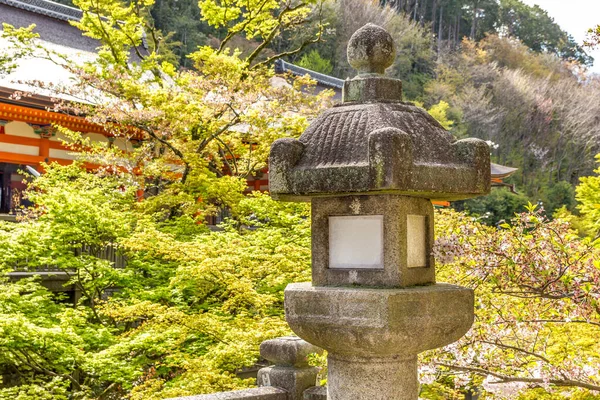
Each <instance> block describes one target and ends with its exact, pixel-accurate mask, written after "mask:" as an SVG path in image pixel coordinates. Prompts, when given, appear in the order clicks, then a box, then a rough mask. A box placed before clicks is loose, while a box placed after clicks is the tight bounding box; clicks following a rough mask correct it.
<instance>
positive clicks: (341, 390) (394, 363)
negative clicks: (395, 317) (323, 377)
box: [327, 354, 419, 400]
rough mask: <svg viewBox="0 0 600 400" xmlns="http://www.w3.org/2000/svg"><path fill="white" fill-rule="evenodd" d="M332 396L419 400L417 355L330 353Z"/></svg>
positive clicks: (338, 399) (329, 391)
mask: <svg viewBox="0 0 600 400" xmlns="http://www.w3.org/2000/svg"><path fill="white" fill-rule="evenodd" d="M327 364H328V366H329V368H330V370H331V373H329V375H328V379H327V399H329V400H347V399H354V400H388V399H394V400H415V399H417V398H418V397H419V381H418V377H417V357H416V356H412V357H408V358H399V357H384V358H374V357H369V358H360V357H338V356H335V355H333V354H332V355H329V356H328V357H327Z"/></svg>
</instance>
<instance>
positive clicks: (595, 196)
mask: <svg viewBox="0 0 600 400" xmlns="http://www.w3.org/2000/svg"><path fill="white" fill-rule="evenodd" d="M596 158H597V159H598V161H600V155H598V156H596ZM577 201H578V202H579V205H578V206H577V208H578V209H579V211H580V212H581V214H582V217H583V218H582V220H583V223H584V226H585V228H587V229H588V230H589V231H590V232H594V233H595V234H598V233H600V168H599V169H597V170H596V175H595V176H588V177H584V178H581V184H580V185H579V186H577Z"/></svg>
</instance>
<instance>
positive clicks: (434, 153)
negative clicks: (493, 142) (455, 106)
mask: <svg viewBox="0 0 600 400" xmlns="http://www.w3.org/2000/svg"><path fill="white" fill-rule="evenodd" d="M393 57H394V45H393V41H392V38H391V36H390V35H389V34H388V33H387V32H385V30H383V29H382V28H380V27H377V26H376V25H372V24H368V25H366V26H365V27H363V28H361V29H359V30H358V31H357V32H356V33H355V34H354V35H353V36H352V38H351V40H350V43H349V45H348V60H349V61H350V63H351V64H352V65H354V66H355V67H356V68H357V69H358V70H359V72H360V74H359V75H358V76H357V77H356V78H354V79H352V80H347V81H346V82H345V83H344V94H343V102H342V104H341V105H339V106H338V107H334V108H332V109H330V110H327V111H325V112H324V113H323V114H322V115H321V116H319V117H318V118H317V119H316V120H315V121H314V122H313V123H312V124H311V125H310V126H309V127H308V129H307V130H306V131H305V132H304V133H303V134H302V136H301V137H300V138H299V139H298V140H294V139H289V138H287V139H280V140H277V141H275V143H273V146H272V148H271V154H270V158H269V177H270V182H269V185H270V191H271V194H272V195H273V196H275V197H277V198H280V199H283V200H292V201H306V200H307V198H309V197H316V196H327V195H330V194H336V195H344V194H376V193H394V194H402V195H407V196H414V197H423V198H428V199H446V200H456V199H463V198H469V197H474V196H478V195H481V194H485V193H488V192H489V190H490V154H489V147H488V145H487V144H486V143H485V142H484V141H482V140H478V139H467V140H460V141H454V139H453V138H452V135H451V134H450V133H448V132H447V131H446V130H445V129H444V128H443V127H442V126H441V125H440V124H439V123H438V122H437V121H436V120H435V119H434V118H433V117H431V116H430V115H429V114H428V113H427V112H426V111H425V110H423V109H421V108H419V107H415V106H414V105H412V104H409V103H404V102H402V82H401V81H400V80H397V79H392V78H387V77H385V76H383V75H381V74H383V72H384V70H385V68H387V66H389V65H391V63H392V62H393Z"/></svg>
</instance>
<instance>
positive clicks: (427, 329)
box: [285, 283, 474, 400]
mask: <svg viewBox="0 0 600 400" xmlns="http://www.w3.org/2000/svg"><path fill="white" fill-rule="evenodd" d="M473 307H474V294H473V290H471V289H467V288H463V287H460V286H455V285H448V284H442V283H440V284H435V285H430V286H415V287H410V288H397V289H375V288H351V287H326V286H320V287H319V286H311V284H310V283H294V284H290V285H288V287H287V288H286V289H285V312H286V319H287V322H288V323H289V325H290V327H291V328H292V330H293V331H294V332H295V333H296V334H297V335H298V336H299V337H301V338H303V339H305V340H306V341H308V342H310V343H312V344H314V345H316V346H319V347H321V348H323V349H325V350H327V351H328V352H329V358H328V362H329V367H328V399H329V400H332V399H334V400H348V399H352V400H363V399H364V400H376V399H377V400H392V399H394V400H395V399H401V400H404V399H406V400H414V399H416V398H417V397H418V396H417V394H418V387H419V383H418V380H417V367H416V359H417V354H418V353H420V352H422V351H425V350H429V349H433V348H437V347H441V346H445V345H447V344H450V343H452V342H454V341H456V340H458V339H459V338H460V337H461V336H463V335H464V334H465V333H466V332H467V331H468V330H469V328H470V327H471V324H472V323H473V318H474V313H473Z"/></svg>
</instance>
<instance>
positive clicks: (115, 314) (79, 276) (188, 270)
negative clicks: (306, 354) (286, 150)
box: [0, 164, 310, 399]
mask: <svg viewBox="0 0 600 400" xmlns="http://www.w3.org/2000/svg"><path fill="white" fill-rule="evenodd" d="M126 182H127V176H126V175H123V176H113V175H109V176H100V175H97V174H91V173H88V172H86V171H85V170H84V169H82V168H81V167H80V166H78V165H76V164H75V165H71V166H68V167H61V166H58V165H50V166H46V173H45V174H44V175H42V177H40V178H38V179H36V180H35V181H34V183H33V185H32V187H31V188H30V190H29V193H30V197H31V198H32V199H34V200H35V202H36V208H34V209H32V210H31V212H30V213H29V214H28V215H27V217H26V219H25V220H24V221H23V222H21V223H20V224H18V225H11V224H4V225H2V227H0V249H2V261H1V264H0V265H1V268H0V269H1V270H3V271H7V272H9V271H12V270H14V269H24V268H27V269H32V268H35V267H38V266H42V265H52V266H54V268H56V269H57V272H56V273H57V274H58V273H64V274H67V275H68V276H69V277H70V279H69V280H68V282H66V284H67V286H69V285H74V287H75V288H77V289H78V290H79V291H80V292H81V293H82V297H81V299H80V300H79V301H78V303H77V305H76V307H75V308H72V307H70V306H68V304H66V303H64V302H63V303H57V302H55V298H54V295H53V294H52V293H51V292H49V291H48V290H46V289H44V288H43V286H42V284H41V282H40V279H37V280H21V281H18V282H16V283H13V282H10V281H9V280H6V279H4V280H2V282H1V285H2V291H1V292H0V293H1V294H0V316H1V317H2V318H1V321H2V322H0V333H1V335H0V337H1V338H2V339H1V340H0V354H1V355H0V370H1V371H3V372H4V373H8V374H9V375H10V374H17V375H18V378H16V377H15V379H16V383H18V384H17V385H16V386H14V387H10V388H5V389H2V391H1V392H0V398H3V399H4V398H6V399H9V398H10V399H12V398H18V397H17V396H25V395H33V393H38V392H39V393H51V394H52V395H51V396H54V397H48V398H65V399H66V398H67V397H68V396H73V397H74V398H81V399H92V398H97V397H99V396H105V395H107V394H110V395H111V396H113V397H114V396H118V397H123V396H130V397H131V398H134V399H153V398H156V399H158V398H165V397H176V396H180V395H191V394H198V393H207V392H213V391H222V390H233V389H239V388H244V387H248V386H249V385H251V384H252V381H249V380H242V379H240V378H238V377H236V375H235V372H236V371H237V370H238V369H240V368H242V367H247V366H252V365H253V364H254V363H255V362H256V361H257V358H258V346H259V344H260V343H261V342H262V341H263V340H266V339H269V338H273V337H276V336H281V335H285V334H288V333H289V330H288V329H289V328H287V326H286V324H285V322H284V319H283V311H282V310H283V289H284V288H285V286H286V285H287V284H288V283H290V282H296V281H306V280H308V279H310V273H309V268H310V222H309V219H308V207H307V206H306V205H304V204H300V205H298V204H286V203H276V202H274V201H273V200H271V199H270V197H268V196H266V195H262V194H256V195H254V196H251V197H246V198H243V200H242V201H241V202H240V203H239V205H238V206H237V207H235V208H234V209H233V210H232V214H233V215H235V216H236V219H235V220H231V221H230V222H229V223H227V224H225V225H223V226H222V230H221V231H216V232H210V231H207V230H205V229H202V230H196V231H193V230H190V228H189V224H187V223H185V224H171V225H165V224H162V223H161V222H160V221H155V220H153V218H149V217H147V216H144V214H143V207H142V205H141V203H137V202H136V201H135V198H134V196H133V195H132V194H131V191H130V190H127V189H126V188H127V186H125V185H126ZM124 188H125V189H124ZM178 229H181V231H180V232H177V230H178ZM106 246H113V247H116V248H118V251H119V253H120V254H122V255H124V256H125V257H126V259H127V263H126V265H125V266H124V267H122V268H115V267H114V265H113V264H112V262H110V261H108V260H105V259H104V258H103V257H102V255H101V254H100V253H101V249H102V248H103V247H106ZM106 291H111V292H113V295H112V296H111V297H110V298H108V299H107V297H106V295H105V293H106ZM24 393H25V394H24ZM103 393H104V394H103ZM61 396H62V397H61ZM40 398H44V397H40Z"/></svg>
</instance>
